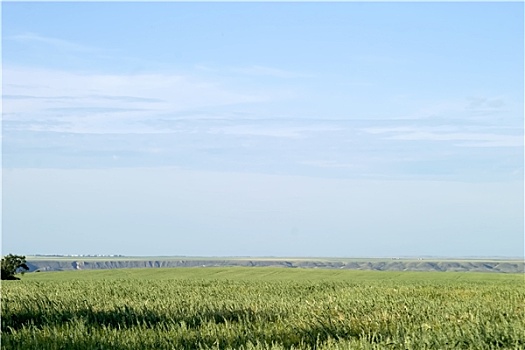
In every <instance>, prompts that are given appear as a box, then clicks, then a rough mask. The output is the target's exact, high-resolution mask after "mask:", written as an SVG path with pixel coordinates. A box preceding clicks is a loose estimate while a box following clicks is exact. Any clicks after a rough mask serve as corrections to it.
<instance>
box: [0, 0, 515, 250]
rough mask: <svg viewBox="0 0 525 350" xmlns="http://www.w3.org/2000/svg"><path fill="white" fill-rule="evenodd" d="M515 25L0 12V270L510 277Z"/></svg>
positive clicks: (337, 15) (490, 10)
mask: <svg viewBox="0 0 525 350" xmlns="http://www.w3.org/2000/svg"><path fill="white" fill-rule="evenodd" d="M523 33H524V4H523V3H522V2H501V3H492V2H478V3H475V2H471V3H469V2H467V3H454V2H443V3H431V2H403V3H388V2H386V3H385V2H383V3H376V2H374V3H367V2H336V3H309V2H307V3H280V2H268V3H249V2H248V3H236V2H230V3H203V2H195V3H186V2H160V3H141V2H91V3H77V2H56V3H47V2H41V3H40V2H33V3H29V2H25V3H24V2H21V3H18V2H3V3H2V60H3V61H2V253H3V254H7V253H15V254H26V255H32V254H102V255H108V254H121V255H128V256H230V257H233V256H252V257H257V256H261V257H262V256H276V257H278V256H282V257H398V256H399V257H403V256H414V257H418V256H437V257H467V256H475V257H484V256H486V257H523V256H524V249H525V247H524V245H525V240H524V185H523V180H524V177H523V176H524V173H523V162H524V149H523V147H524V140H523V130H524V124H523V115H524V34H523Z"/></svg>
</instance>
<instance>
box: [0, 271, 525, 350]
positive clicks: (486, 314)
mask: <svg viewBox="0 0 525 350" xmlns="http://www.w3.org/2000/svg"><path fill="white" fill-rule="evenodd" d="M524 287H525V284H524V277H523V275H521V274H519V275H518V274H494V273H492V274H490V273H453V272H387V271H384V272H383V271H352V270H321V269H284V268H240V267H239V268H163V269H152V268H149V269H115V270H92V271H67V272H41V273H30V274H26V275H25V276H24V277H22V280H21V281H4V282H3V283H2V309H1V316H2V324H1V329H2V338H1V344H2V345H1V346H2V349H199V348H201V349H523V348H525V306H524V305H525V288H524Z"/></svg>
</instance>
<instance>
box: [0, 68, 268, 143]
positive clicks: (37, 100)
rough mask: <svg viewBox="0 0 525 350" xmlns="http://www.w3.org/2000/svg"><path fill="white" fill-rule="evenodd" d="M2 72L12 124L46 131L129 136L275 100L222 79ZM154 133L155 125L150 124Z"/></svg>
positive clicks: (21, 70) (38, 71)
mask: <svg viewBox="0 0 525 350" xmlns="http://www.w3.org/2000/svg"><path fill="white" fill-rule="evenodd" d="M3 73H4V75H3V79H4V82H6V83H7V84H6V85H5V88H4V94H5V95H6V96H7V97H8V98H7V99H5V100H4V105H3V112H4V113H5V115H6V116H7V117H6V119H7V120H10V119H11V120H18V121H20V120H36V121H41V122H42V125H41V128H46V127H49V126H48V125H47V124H46V123H44V121H49V120H53V121H57V120H60V121H66V122H68V123H69V126H70V127H69V128H68V129H67V130H64V131H67V132H74V131H77V132H106V133H110V132H126V130H128V129H129V128H130V127H129V126H130V125H133V124H134V123H135V124H136V127H138V125H139V124H140V123H143V124H144V123H145V122H149V121H152V120H154V119H155V116H158V115H169V114H176V113H181V112H184V111H191V110H199V109H212V108H214V107H221V106H230V105H236V104H246V103H257V102H262V101H267V100H271V99H272V98H273V95H272V92H271V91H269V92H268V93H266V92H254V91H250V90H248V89H242V87H229V86H226V85H225V84H223V83H221V81H220V80H217V79H216V80H211V79H208V80H206V79H203V78H196V77H193V76H191V75H187V74H135V75H130V74H128V75H124V74H123V75H118V74H84V73H78V72H67V71H58V70H45V69H27V68H6V69H4V71H3ZM14 82H17V84H16V85H13V84H12V83H14ZM109 114H111V116H109ZM53 127H54V128H65V127H66V126H65V124H61V126H56V125H55V126H53ZM143 127H144V128H145V130H144V132H151V130H150V131H148V130H146V129H147V128H148V127H146V126H143ZM134 128H135V127H134ZM149 128H150V129H152V128H155V126H154V125H152V124H151V123H150V124H149ZM134 130H135V129H134Z"/></svg>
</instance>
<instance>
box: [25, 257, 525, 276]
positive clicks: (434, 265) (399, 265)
mask: <svg viewBox="0 0 525 350" xmlns="http://www.w3.org/2000/svg"><path fill="white" fill-rule="evenodd" d="M27 262H28V264H27V265H28V266H29V268H30V271H36V270H39V271H63V270H93V269H119V268H162V267H210V266H216V267H228V266H253V267H263V266H272V267H286V268H321V269H351V270H379V271H471V272H498V273H523V272H524V270H525V265H524V262H523V261H519V260H486V261H483V260H477V259H476V260H437V259H434V260H431V259H429V260H422V259H417V260H416V259H412V260H400V259H391V260H388V259H382V260H381V259H370V260H366V259H355V260H352V259H341V260H340V261H338V260H336V259H326V260H322V259H311V260H310V259H288V260H287V259H272V258H268V259H260V258H257V259H255V258H254V259H250V258H246V259H244V258H243V259H240V258H232V259H221V258H216V259H213V258H202V259H198V258H189V259H184V258H173V259H167V258H162V259H158V260H155V258H151V259H138V258H130V259H125V258H119V259H111V258H108V259H107V260H103V259H92V258H84V259H83V258H81V257H79V258H78V259H71V258H45V259H38V258H35V259H31V258H28V259H27Z"/></svg>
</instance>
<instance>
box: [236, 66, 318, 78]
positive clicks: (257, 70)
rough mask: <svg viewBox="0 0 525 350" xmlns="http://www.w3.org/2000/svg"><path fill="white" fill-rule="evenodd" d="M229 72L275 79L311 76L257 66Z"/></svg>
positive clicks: (239, 68)
mask: <svg viewBox="0 0 525 350" xmlns="http://www.w3.org/2000/svg"><path fill="white" fill-rule="evenodd" d="M231 71H233V72H236V73H241V74H247V75H256V76H270V77H275V78H310V77H312V76H313V75H311V74H306V73H300V72H295V71H290V70H284V69H279V68H273V67H266V66H259V65H252V66H245V67H238V68H232V69H231Z"/></svg>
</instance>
